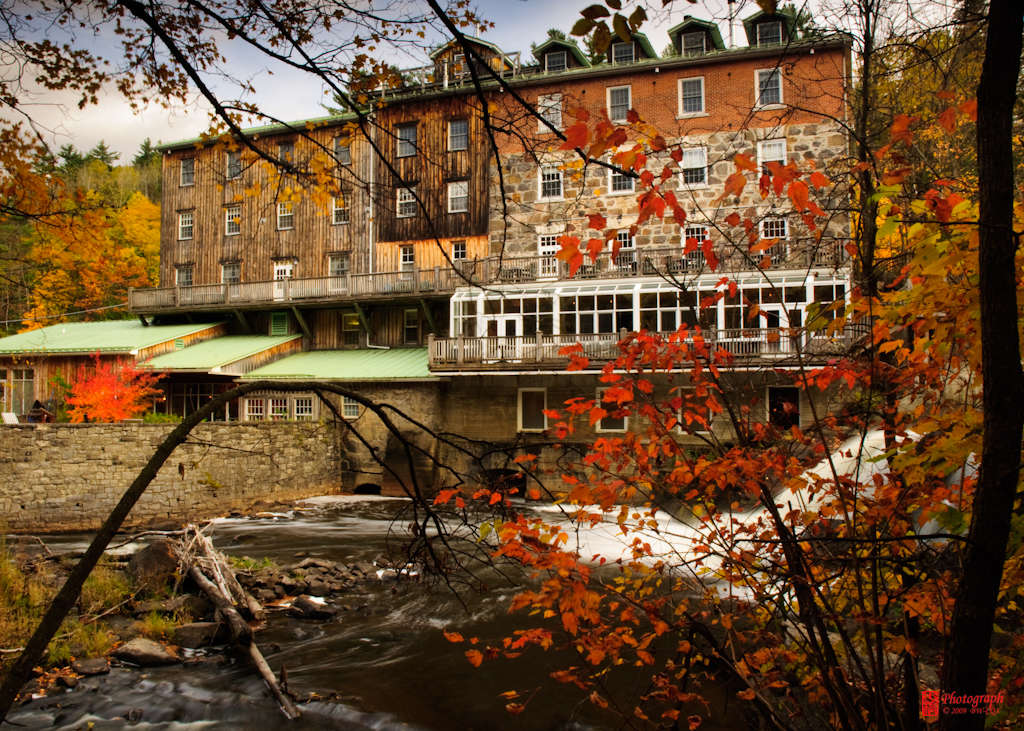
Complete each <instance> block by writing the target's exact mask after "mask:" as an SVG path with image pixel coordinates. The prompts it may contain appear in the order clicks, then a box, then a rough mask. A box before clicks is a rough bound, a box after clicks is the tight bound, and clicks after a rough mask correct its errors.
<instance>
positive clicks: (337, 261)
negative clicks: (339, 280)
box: [327, 251, 351, 277]
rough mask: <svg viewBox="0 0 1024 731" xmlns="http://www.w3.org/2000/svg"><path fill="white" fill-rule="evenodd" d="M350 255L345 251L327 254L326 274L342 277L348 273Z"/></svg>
mask: <svg viewBox="0 0 1024 731" xmlns="http://www.w3.org/2000/svg"><path fill="white" fill-rule="evenodd" d="M350 262H351V255H350V254H349V252H347V251H339V252H337V253H335V254H328V255H327V275H328V276H330V277H344V276H347V275H348V270H349V264H350Z"/></svg>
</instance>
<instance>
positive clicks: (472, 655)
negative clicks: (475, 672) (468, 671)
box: [466, 650, 484, 668]
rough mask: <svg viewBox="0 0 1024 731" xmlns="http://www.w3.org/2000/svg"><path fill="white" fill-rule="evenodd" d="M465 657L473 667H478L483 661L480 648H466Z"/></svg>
mask: <svg viewBox="0 0 1024 731" xmlns="http://www.w3.org/2000/svg"><path fill="white" fill-rule="evenodd" d="M466 659H467V660H469V662H470V664H471V665H472V666H473V667H475V668H478V667H480V663H482V662H483V661H484V654H483V653H482V652H480V650H466Z"/></svg>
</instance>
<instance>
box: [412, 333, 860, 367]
mask: <svg viewBox="0 0 1024 731" xmlns="http://www.w3.org/2000/svg"><path fill="white" fill-rule="evenodd" d="M868 333H869V329H868V328H867V327H865V326H861V325H848V326H847V327H846V329H845V330H843V331H842V332H839V333H836V334H835V335H831V336H828V335H825V334H824V333H821V332H811V331H807V330H802V329H786V328H744V329H737V330H710V331H704V332H703V333H702V336H703V338H704V340H705V342H707V343H708V345H709V346H710V347H712V348H715V349H718V348H722V349H725V350H727V351H729V352H730V353H732V355H733V356H734V357H735V358H736V359H737V360H742V361H743V362H744V365H750V364H751V361H754V362H763V363H766V364H771V365H775V366H784V365H786V361H790V362H792V363H795V362H796V361H797V357H798V355H802V356H803V357H804V358H806V359H808V360H810V361H812V362H814V361H821V360H823V359H825V358H831V357H835V356H837V355H841V354H843V353H846V352H848V351H849V350H850V348H851V347H853V346H854V345H855V344H856V343H857V342H858V341H859V340H861V339H862V338H863V337H865V336H866V335H868ZM625 336H626V333H599V334H590V335H541V334H538V335H523V336H498V337H455V338H436V337H430V338H429V341H428V351H429V358H430V361H429V363H430V369H431V370H432V371H435V372H455V373H458V372H474V373H475V372H480V371H502V370H514V371H528V370H542V369H543V370H548V369H555V370H561V369H564V368H565V366H566V364H567V363H568V361H569V358H568V357H567V356H565V355H560V354H559V352H560V351H561V350H562V349H563V348H565V347H568V346H572V345H576V344H579V345H581V346H582V347H583V353H582V354H583V355H584V356H586V357H587V358H589V359H590V360H591V362H592V363H594V362H596V363H597V364H598V365H601V364H603V363H604V362H605V361H608V360H613V359H614V358H616V357H618V355H619V353H620V351H619V347H618V343H619V341H620V340H621V339H622V338H623V337H625Z"/></svg>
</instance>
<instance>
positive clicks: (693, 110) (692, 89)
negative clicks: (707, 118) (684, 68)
mask: <svg viewBox="0 0 1024 731" xmlns="http://www.w3.org/2000/svg"><path fill="white" fill-rule="evenodd" d="M706 111H707V110H706V109H705V107H704V77H703V76H694V77H690V78H687V79H679V116H680V117H686V116H689V115H697V114H704V113H705V112H706Z"/></svg>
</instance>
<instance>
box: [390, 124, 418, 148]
mask: <svg viewBox="0 0 1024 731" xmlns="http://www.w3.org/2000/svg"><path fill="white" fill-rule="evenodd" d="M395 136H396V137H397V142H398V149H397V154H398V157H412V156H413V155H415V154H416V123H415V122H413V123H412V124H400V125H398V126H397V127H395Z"/></svg>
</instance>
